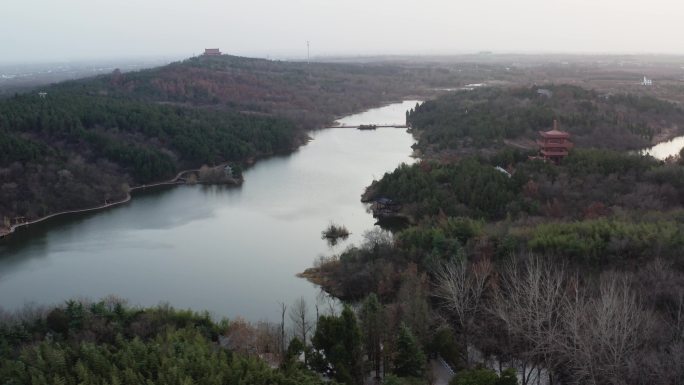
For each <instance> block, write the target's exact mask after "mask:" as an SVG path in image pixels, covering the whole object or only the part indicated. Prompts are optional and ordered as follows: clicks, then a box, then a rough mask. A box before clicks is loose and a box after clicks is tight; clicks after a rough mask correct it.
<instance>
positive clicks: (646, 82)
mask: <svg viewBox="0 0 684 385" xmlns="http://www.w3.org/2000/svg"><path fill="white" fill-rule="evenodd" d="M641 85H642V86H652V85H653V80H652V79H649V78H647V77H646V76H644V80H642V81H641Z"/></svg>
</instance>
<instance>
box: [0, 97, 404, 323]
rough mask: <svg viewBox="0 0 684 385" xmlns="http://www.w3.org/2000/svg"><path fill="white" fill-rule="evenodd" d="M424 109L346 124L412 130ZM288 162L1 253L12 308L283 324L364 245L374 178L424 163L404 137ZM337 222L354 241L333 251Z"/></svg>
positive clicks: (164, 196)
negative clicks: (318, 282)
mask: <svg viewBox="0 0 684 385" xmlns="http://www.w3.org/2000/svg"><path fill="white" fill-rule="evenodd" d="M415 104H416V101H406V102H404V103H398V104H393V105H390V106H386V107H383V108H378V109H374V110H370V111H367V112H365V113H362V114H358V115H354V116H350V117H346V118H343V119H340V123H342V124H347V125H352V124H386V123H402V124H403V123H404V121H405V115H404V114H405V111H406V110H407V109H409V108H412V107H414V106H415ZM310 136H311V137H312V139H313V140H312V141H311V142H310V143H309V144H307V145H306V146H304V147H302V148H301V149H299V151H297V152H295V153H294V154H291V155H288V156H281V157H274V158H270V159H266V160H262V161H259V162H257V164H256V165H255V166H254V167H252V168H250V169H248V170H246V171H245V173H244V176H245V183H244V184H243V185H242V186H241V187H233V188H227V187H221V186H179V187H173V188H166V189H162V190H156V191H152V192H145V193H141V194H136V195H135V196H134V198H133V200H132V201H131V202H130V203H129V204H126V205H124V206H120V207H117V208H113V209H110V210H106V211H102V212H97V213H90V214H86V215H77V216H69V217H60V218H55V219H53V220H50V221H47V222H46V223H43V224H38V225H35V226H33V227H31V228H29V229H26V230H22V231H19V232H18V233H17V234H14V235H13V236H12V237H11V238H10V239H8V240H5V241H3V242H2V243H0V307H2V308H4V309H6V310H12V309H16V308H19V307H21V306H23V305H24V304H25V303H30V302H34V303H38V304H54V303H60V302H62V301H64V300H66V299H69V298H79V297H84V298H90V299H98V298H101V297H104V296H107V295H110V294H113V295H116V296H119V297H123V298H126V299H128V300H129V302H130V303H131V304H133V305H142V306H149V305H156V304H158V303H160V302H168V303H170V304H171V305H173V306H175V307H179V308H192V309H195V310H209V311H210V312H212V313H213V314H215V315H217V316H228V317H235V316H237V315H240V316H244V317H245V318H247V319H250V320H259V319H269V320H277V319H278V317H279V313H278V308H277V307H278V305H277V304H278V302H285V303H292V302H293V301H294V300H295V299H297V298H299V297H302V296H303V297H304V298H306V299H307V301H308V302H309V303H310V304H311V305H313V302H314V301H315V300H316V297H317V296H318V294H319V289H318V288H317V287H316V286H315V285H312V284H311V283H309V282H307V281H306V280H304V279H300V278H297V277H296V276H295V274H297V273H299V272H301V271H303V270H304V269H306V268H307V267H310V266H311V265H312V264H313V262H314V260H315V259H316V258H317V257H318V256H319V255H323V254H326V255H327V254H331V253H334V252H335V253H336V252H339V251H341V250H342V249H343V248H344V247H346V246H348V245H349V244H350V243H359V242H360V241H361V239H362V234H363V233H364V231H366V230H369V229H372V228H373V227H374V219H373V218H372V216H371V215H370V214H369V213H368V212H367V211H366V206H365V205H364V204H362V203H361V202H360V195H361V193H362V192H363V190H364V188H365V187H366V186H367V185H369V184H370V183H371V181H372V180H373V179H378V178H380V177H381V176H382V175H383V174H384V173H385V172H388V171H391V170H393V169H394V168H395V167H396V166H397V165H399V164H400V163H402V162H406V163H410V162H413V159H412V158H411V157H410V155H411V145H412V144H413V143H414V140H413V138H412V137H411V135H410V134H408V133H407V132H406V131H405V130H404V129H398V128H379V129H377V130H375V131H359V130H355V129H350V128H330V129H325V130H320V131H314V132H312V133H311V134H310ZM331 221H334V222H336V223H339V224H343V225H345V226H346V227H347V228H348V229H349V230H350V231H351V232H352V235H351V236H350V237H349V239H348V240H347V241H344V242H341V243H340V244H338V245H337V246H335V248H334V249H331V248H330V247H329V246H328V245H327V243H326V241H324V240H322V239H321V231H322V230H323V229H324V228H325V227H326V226H327V225H328V224H329V223H330V222H331Z"/></svg>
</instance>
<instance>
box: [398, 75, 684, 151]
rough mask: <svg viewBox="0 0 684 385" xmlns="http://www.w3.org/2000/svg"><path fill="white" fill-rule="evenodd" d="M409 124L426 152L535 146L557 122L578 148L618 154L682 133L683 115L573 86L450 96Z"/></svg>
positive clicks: (643, 99) (652, 102)
mask: <svg viewBox="0 0 684 385" xmlns="http://www.w3.org/2000/svg"><path fill="white" fill-rule="evenodd" d="M407 118H408V120H409V122H410V123H411V125H412V127H413V128H414V129H416V130H417V131H418V132H419V133H420V136H419V139H420V140H419V147H420V148H421V149H422V150H424V151H427V152H435V151H437V152H438V151H444V150H449V151H458V149H462V148H464V147H474V148H482V147H492V146H497V145H501V144H502V143H503V141H504V140H522V142H523V143H525V140H527V142H526V143H529V144H532V142H531V140H533V139H536V138H537V137H538V131H547V130H550V129H551V127H552V124H553V123H552V122H553V120H554V119H556V120H558V123H559V125H560V129H562V130H564V131H568V132H569V133H570V134H571V135H572V140H573V141H574V142H575V143H576V145H578V146H581V147H598V148H608V149H616V150H625V149H639V148H643V147H646V146H648V145H649V144H650V143H651V140H652V138H653V137H654V136H656V135H662V134H663V133H664V132H666V131H669V132H673V133H676V132H681V131H682V130H684V111H683V110H682V109H681V108H679V107H677V106H676V105H674V104H672V103H669V102H666V101H662V100H659V99H656V98H653V97H648V96H636V95H628V94H619V95H608V94H599V93H598V92H595V91H590V90H586V89H583V88H580V87H576V86H570V85H552V86H547V87H543V88H542V87H536V86H535V87H529V88H527V87H524V88H480V89H476V90H473V91H470V92H457V93H452V94H449V95H445V96H443V97H440V98H437V99H435V100H432V101H428V102H426V103H424V104H422V105H421V106H418V107H416V109H415V110H414V111H412V112H411V113H410V114H409V116H408V117H407Z"/></svg>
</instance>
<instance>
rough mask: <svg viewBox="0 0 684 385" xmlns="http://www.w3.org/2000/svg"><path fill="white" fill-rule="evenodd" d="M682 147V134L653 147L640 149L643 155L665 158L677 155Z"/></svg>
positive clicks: (683, 144) (683, 146)
mask: <svg viewBox="0 0 684 385" xmlns="http://www.w3.org/2000/svg"><path fill="white" fill-rule="evenodd" d="M682 148H684V136H678V137H675V138H672V139H670V140H667V141H664V142H660V143H658V144H656V145H654V146H653V147H650V148H647V149H644V150H642V151H641V154H643V155H651V156H653V157H654V158H656V159H660V160H665V159H667V158H669V157H671V156H676V155H679V152H680V151H681V150H682Z"/></svg>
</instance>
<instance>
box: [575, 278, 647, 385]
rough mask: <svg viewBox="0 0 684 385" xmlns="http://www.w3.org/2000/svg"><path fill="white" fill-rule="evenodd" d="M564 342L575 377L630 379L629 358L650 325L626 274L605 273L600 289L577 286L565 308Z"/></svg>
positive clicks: (602, 381) (604, 381) (620, 381)
mask: <svg viewBox="0 0 684 385" xmlns="http://www.w3.org/2000/svg"><path fill="white" fill-rule="evenodd" d="M565 313H566V314H565V317H564V319H565V329H566V333H567V336H566V341H567V344H566V345H565V346H564V347H563V348H564V349H563V350H564V351H565V352H566V358H567V360H568V364H569V366H570V368H571V370H572V372H573V377H574V378H575V379H576V380H577V381H579V382H581V383H585V384H624V383H628V382H629V381H628V379H627V366H628V362H629V361H631V360H633V359H638V357H635V355H636V354H637V352H638V351H639V349H640V348H641V347H642V346H643V345H644V344H645V343H646V342H647V341H648V340H649V338H650V334H651V332H652V327H653V325H654V319H653V317H652V313H651V312H648V311H646V310H645V309H644V307H643V306H642V304H641V302H640V301H639V299H638V297H637V295H636V294H635V293H634V291H633V290H632V288H631V287H630V282H629V280H628V279H627V278H626V277H625V276H624V275H617V274H604V275H603V276H602V277H601V282H600V285H599V292H598V294H597V295H596V296H591V295H588V293H586V291H584V292H583V291H580V290H578V291H577V295H576V296H575V297H574V298H571V299H570V300H569V301H568V302H567V305H566V308H565Z"/></svg>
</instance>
